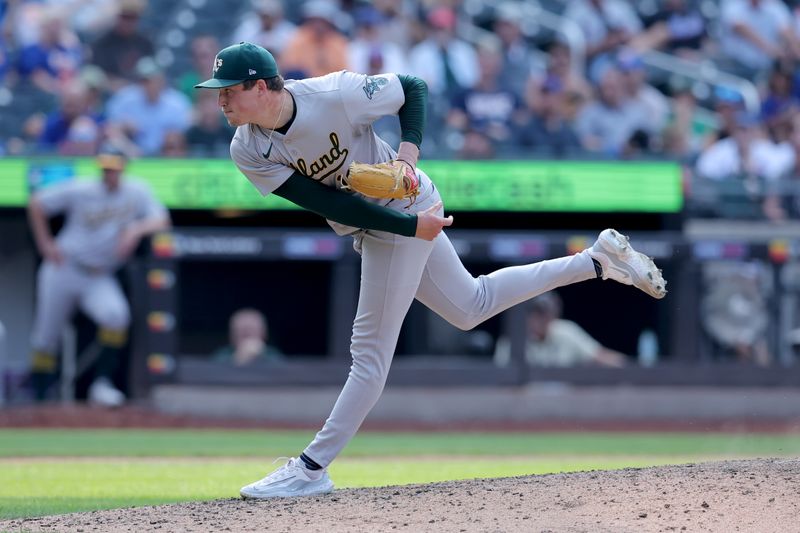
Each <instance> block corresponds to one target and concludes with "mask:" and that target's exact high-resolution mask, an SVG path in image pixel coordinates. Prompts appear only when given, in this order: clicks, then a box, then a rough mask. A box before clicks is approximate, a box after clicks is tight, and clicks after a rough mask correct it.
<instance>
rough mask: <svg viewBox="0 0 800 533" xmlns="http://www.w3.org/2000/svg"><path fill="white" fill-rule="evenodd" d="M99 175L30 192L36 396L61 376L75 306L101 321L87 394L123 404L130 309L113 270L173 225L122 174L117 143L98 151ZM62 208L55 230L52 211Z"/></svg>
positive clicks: (122, 162)
mask: <svg viewBox="0 0 800 533" xmlns="http://www.w3.org/2000/svg"><path fill="white" fill-rule="evenodd" d="M97 162H98V165H99V167H100V169H101V170H102V179H101V180H70V181H68V182H66V183H63V184H56V185H52V186H49V187H47V188H45V189H43V190H41V191H40V192H37V193H36V194H34V195H33V196H32V197H31V200H30V203H29V205H28V216H29V221H30V226H31V230H32V232H33V236H34V239H35V241H36V247H37V248H38V250H39V253H40V254H41V255H42V258H43V262H42V264H41V266H40V267H39V272H38V276H37V290H36V293H37V294H36V318H35V321H34V325H33V333H32V338H31V344H32V347H33V358H32V362H31V375H30V378H31V379H30V381H31V385H32V386H33V389H34V394H35V398H36V399H37V400H39V401H41V400H44V399H45V398H46V397H47V393H48V390H49V389H50V388H51V387H52V385H53V384H54V383H55V381H56V378H57V370H58V360H57V357H56V353H57V349H58V340H59V338H60V336H61V331H62V329H63V327H64V325H65V324H66V322H67V321H68V320H69V319H70V318H71V316H72V314H73V313H74V311H75V309H76V307H78V306H79V307H80V308H81V310H83V312H84V313H86V314H87V315H88V316H89V318H91V319H92V321H93V322H94V323H95V324H97V326H98V331H97V343H98V344H99V346H100V348H101V351H100V354H99V356H98V359H97V364H96V366H95V368H96V370H95V379H94V381H93V382H92V384H91V386H90V387H89V400H90V401H92V402H95V403H99V404H102V405H107V406H118V405H120V404H122V403H123V402H124V400H125V397H124V396H123V394H122V392H120V391H119V390H118V389H116V388H115V387H114V386H113V384H112V376H113V374H114V371H115V370H116V367H117V364H118V360H119V351H120V348H122V347H123V346H124V345H125V342H126V340H127V330H128V324H129V322H130V310H129V308H128V302H127V300H126V298H125V295H124V294H123V292H122V288H121V287H120V285H119V282H118V281H117V279H116V278H115V276H114V273H115V271H116V270H117V269H118V268H119V267H120V266H121V265H122V264H123V263H124V261H125V260H126V259H128V258H129V257H130V255H131V254H132V253H133V252H134V251H135V250H136V247H137V246H138V245H139V242H140V240H141V239H142V237H144V236H146V235H150V234H151V233H153V232H156V231H160V230H164V229H167V228H168V227H169V225H170V221H169V215H168V213H167V211H166V209H165V208H164V206H163V205H161V204H160V203H159V202H158V201H156V199H155V198H154V196H153V195H152V194H151V192H150V190H149V189H148V188H147V187H146V186H144V185H143V184H141V183H138V182H134V181H128V180H124V179H123V177H122V174H123V172H124V170H125V165H126V159H125V157H124V156H123V155H121V154H120V153H119V152H117V151H115V150H113V149H105V150H103V151H102V153H101V154H100V155H99V156H98V158H97ZM60 213H63V214H64V215H65V220H64V226H63V229H62V230H61V231H60V232H59V234H58V236H57V238H54V237H53V235H52V233H51V231H50V226H49V223H48V218H49V217H51V216H53V215H56V214H60Z"/></svg>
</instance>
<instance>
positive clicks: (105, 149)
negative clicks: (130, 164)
mask: <svg viewBox="0 0 800 533" xmlns="http://www.w3.org/2000/svg"><path fill="white" fill-rule="evenodd" d="M127 161H128V158H127V157H125V154H124V152H122V151H121V150H119V149H118V148H117V147H115V146H112V145H104V146H102V147H101V148H100V150H98V152H97V166H99V167H100V168H101V169H103V170H125V163H127Z"/></svg>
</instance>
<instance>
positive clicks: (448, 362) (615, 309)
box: [130, 228, 800, 396]
mask: <svg viewBox="0 0 800 533" xmlns="http://www.w3.org/2000/svg"><path fill="white" fill-rule="evenodd" d="M448 235H449V236H450V238H451V240H452V241H453V243H454V245H455V247H456V249H457V250H458V252H459V255H460V256H461V257H462V259H463V260H464V262H465V264H467V265H468V267H469V266H475V265H479V268H478V270H479V272H476V273H482V272H480V270H481V268H480V267H483V269H484V270H487V271H488V270H491V269H495V268H498V267H502V266H505V265H513V264H520V263H528V262H533V261H539V260H543V259H548V258H552V257H558V256H561V255H564V254H569V253H575V252H577V251H579V250H581V249H583V248H584V247H586V246H588V245H590V244H591V242H592V241H593V239H594V236H595V233H594V232H583V233H582V232H546V233H534V232H530V231H526V232H518V231H515V232H498V231H468V230H462V231H456V230H454V231H450V232H448ZM631 238H632V242H633V243H634V245H635V246H636V248H637V249H639V250H641V251H642V252H644V253H646V254H648V255H650V256H652V257H654V258H655V259H656V262H657V263H658V264H659V265H660V266H663V268H664V270H665V273H666V274H667V278H668V279H669V281H670V285H669V286H668V288H669V289H670V293H669V295H668V297H667V298H665V299H664V300H661V301H655V300H652V299H650V298H649V297H647V296H645V295H643V294H640V293H639V292H638V291H634V290H633V289H629V288H625V287H619V286H616V284H611V283H600V282H596V283H595V282H588V283H589V284H579V285H578V286H575V287H572V288H569V289H568V290H569V291H572V292H571V294H567V297H568V298H571V302H572V303H571V304H570V306H569V308H571V309H572V310H573V311H574V312H573V313H569V315H572V316H569V315H568V318H574V315H575V313H577V314H578V315H581V313H583V315H582V316H583V317H584V318H583V319H582V320H579V322H580V323H581V324H582V325H583V326H586V327H587V329H591V326H592V324H593V323H601V324H605V326H602V327H601V328H600V329H599V330H595V331H596V332H599V333H600V335H601V336H602V335H603V334H604V333H607V334H608V335H610V336H611V337H610V338H612V339H613V342H612V344H613V346H612V347H615V348H618V349H619V348H621V349H622V351H624V352H626V353H629V354H633V355H635V354H636V350H637V346H636V343H637V340H638V339H639V338H640V335H641V332H642V330H644V329H650V330H651V331H654V332H655V333H656V334H657V338H658V339H659V354H658V355H660V356H661V357H660V359H659V360H658V362H657V363H656V364H653V365H652V366H641V365H639V364H636V361H635V360H632V364H631V365H629V366H627V367H625V368H621V369H607V368H588V367H575V368H566V369H557V368H539V367H531V366H529V365H527V364H526V363H525V360H524V354H523V351H524V342H525V340H524V337H525V316H524V310H523V309H522V308H521V307H520V306H517V307H515V308H512V309H511V310H509V311H506V312H505V313H502V314H501V315H499V316H498V317H497V318H495V319H492V320H493V321H494V323H493V327H494V328H495V329H494V331H493V333H494V334H496V335H504V336H507V337H508V338H509V339H510V342H511V361H510V363H509V364H508V365H506V366H504V367H499V366H497V365H495V364H494V360H493V359H492V358H491V357H490V356H488V357H487V354H485V353H484V354H482V355H480V356H476V355H475V354H466V353H464V354H458V353H449V354H447V355H443V354H441V353H438V352H436V351H432V350H428V349H426V345H425V342H423V340H424V339H428V340H429V339H430V338H431V336H433V337H436V335H437V332H436V331H431V330H430V329H429V323H428V320H427V319H426V315H425V313H426V311H425V310H422V309H421V306H417V307H416V308H414V307H412V311H411V312H410V313H409V316H408V317H407V320H406V323H405V325H404V331H403V333H402V334H401V343H400V346H399V347H398V355H397V356H396V358H395V361H394V362H393V369H392V372H391V374H390V377H389V383H390V384H392V385H429V386H437V385H449V386H454V385H465V386H466V385H470V386H474V385H486V386H496V385H520V384H525V383H529V382H549V381H555V382H566V383H572V384H581V385H607V384H631V385H715V386H719V385H731V386H737V385H751V386H753V385H756V386H759V385H760V386H778V385H781V386H795V385H798V384H800V370H799V369H798V368H797V367H796V366H795V364H794V352H793V350H794V345H793V341H792V334H793V332H794V331H795V329H796V324H795V320H796V315H797V313H796V309H795V307H796V306H797V301H798V300H797V295H796V291H797V290H798V284H797V283H795V277H797V273H798V266H797V264H796V261H797V259H798V257H800V239H794V238H792V237H783V236H775V234H773V236H763V235H762V236H759V237H757V238H756V237H754V238H750V239H748V238H740V237H730V236H724V235H715V236H711V237H704V236H702V234H695V235H693V236H692V237H691V238H690V239H687V238H686V237H685V236H684V235H683V234H680V233H677V232H676V233H669V232H653V233H642V234H633V235H631ZM194 262H201V263H202V264H203V265H204V266H205V267H209V266H210V265H213V264H217V265H218V266H217V270H214V269H213V268H211V270H214V271H215V272H218V274H214V276H215V277H214V283H213V285H214V286H215V287H214V291H216V292H214V291H211V284H210V283H205V284H198V283H195V284H194V286H190V285H187V284H186V283H187V282H191V279H188V280H187V279H185V278H186V277H187V276H185V273H186V269H185V267H186V266H187V265H191V264H192V263H194ZM252 262H256V263H257V264H258V265H259V266H258V268H257V269H256V270H257V271H258V273H259V275H262V274H263V279H260V278H259V281H258V282H257V283H255V284H253V283H251V284H245V285H246V286H247V287H251V288H252V289H253V290H256V287H255V286H254V285H260V284H263V285H264V286H277V287H280V288H281V289H282V290H283V291H284V292H283V293H280V292H279V293H276V294H277V296H276V301H273V302H271V304H270V305H272V306H273V307H272V309H273V311H272V312H271V313H268V315H270V314H272V318H275V313H276V312H278V313H282V314H283V315H291V314H292V313H293V311H292V310H291V309H292V306H291V305H288V304H289V303H292V302H290V301H289V300H291V299H292V298H287V297H286V296H285V294H286V291H288V294H295V293H293V292H292V290H291V287H292V286H300V285H298V284H304V283H314V282H315V281H316V283H318V286H321V287H324V289H314V290H316V291H317V293H318V292H319V291H320V290H324V291H327V294H316V296H308V294H306V295H305V296H304V295H302V294H300V295H299V296H297V298H298V299H300V300H302V301H301V302H299V304H300V305H299V306H297V305H296V306H295V307H294V309H295V311H294V313H295V314H296V315H297V316H278V317H277V318H278V321H279V323H282V324H290V325H291V328H295V327H297V325H298V324H299V325H300V326H301V327H300V328H299V330H292V331H301V332H304V333H302V335H305V336H308V337H321V338H320V340H319V342H320V344H321V345H322V346H324V349H323V350H318V351H316V352H315V353H302V352H300V353H298V352H296V351H294V352H292V351H291V350H290V352H292V353H289V354H288V355H287V358H286V361H285V362H282V363H279V364H271V365H266V366H254V367H246V368H237V367H234V366H231V365H225V364H220V363H216V362H214V361H212V360H211V359H210V358H209V349H210V348H211V347H212V346H210V345H209V346H207V347H204V348H203V349H196V348H195V349H185V348H183V347H182V345H183V344H184V343H183V342H182V341H181V337H182V335H185V334H186V333H187V332H186V331H184V329H182V328H184V327H185V324H184V315H186V314H187V313H196V311H197V308H198V307H200V308H203V307H204V306H208V307H207V309H211V310H213V309H215V308H216V307H218V306H222V305H224V302H222V301H221V300H224V301H225V302H227V303H228V304H230V302H231V301H234V302H235V301H237V300H242V301H246V300H248V297H247V296H248V295H247V291H245V292H241V288H238V289H237V286H236V284H235V281H236V280H237V277H238V274H237V272H238V271H240V266H241V265H245V264H247V263H252ZM714 262H723V263H726V262H738V263H741V264H747V263H753V262H755V263H758V264H759V265H761V266H762V268H763V269H764V271H766V272H768V273H769V277H770V284H771V290H770V291H769V294H768V295H767V296H766V301H767V307H768V308H767V311H768V312H769V317H770V324H769V327H768V329H767V331H766V333H765V334H764V335H765V336H766V337H767V339H768V342H769V345H770V350H772V351H773V353H774V354H775V357H774V359H773V362H772V364H771V365H770V366H758V365H754V364H747V363H745V364H742V363H739V362H736V361H735V360H733V359H731V358H729V357H727V358H726V357H724V356H719V354H718V353H716V352H718V351H719V350H716V349H715V347H714V346H713V342H711V341H709V338H708V335H706V334H705V331H704V327H703V321H702V317H701V316H700V314H701V303H702V297H703V290H704V289H703V275H702V269H703V268H704V265H707V264H711V263H714ZM270 265H282V268H283V271H282V272H283V275H282V276H281V277H278V278H276V277H274V276H273V275H272V274H271V273H270V269H271V267H270ZM287 265H288V267H287ZM293 265H295V266H293ZM301 265H311V266H310V267H308V268H312V270H311V272H316V273H319V272H323V273H324V274H322V275H321V276H320V275H319V274H315V275H313V276H310V277H312V278H317V277H322V278H323V279H321V280H320V279H316V280H314V279H309V277H308V276H307V277H306V278H303V277H302V275H300V274H298V276H296V277H295V278H294V279H292V278H291V275H286V272H287V268H288V269H289V271H290V272H291V271H292V270H298V271H300V270H302V268H301ZM209 268H210V267H209ZM303 268H305V267H303ZM314 268H317V270H313V269H314ZM250 270H251V271H252V270H253V269H252V268H251V269H250ZM471 270H472V269H471ZM130 274H131V280H132V285H133V286H132V289H133V290H132V291H131V292H132V305H133V307H134V312H135V316H139V317H144V319H143V320H138V321H137V322H136V323H135V324H134V332H133V333H134V335H133V343H132V350H131V352H132V358H131V372H130V378H131V390H132V391H133V392H134V394H135V395H137V396H144V395H146V394H147V392H148V390H149V389H150V388H151V387H152V386H153V385H157V384H159V383H172V384H190V385H219V386H262V385H263V386H281V385H293V386H296V385H308V386H313V385H325V384H341V383H342V382H343V380H344V378H345V376H346V374H347V371H348V368H349V358H350V355H349V349H348V348H349V336H350V331H351V323H352V319H353V316H354V314H355V308H356V304H357V296H358V275H359V259H358V256H357V255H356V254H355V252H354V251H353V250H352V247H351V240H350V239H349V238H340V237H337V236H335V235H333V234H331V233H330V232H319V231H304V230H297V231H292V230H277V229H275V230H265V229H254V228H243V229H221V228H209V229H202V228H187V229H178V230H176V231H174V232H173V233H169V234H163V235H158V236H156V237H154V238H153V239H152V241H151V243H150V246H149V247H148V251H147V253H146V254H145V255H144V257H140V258H138V259H137V261H136V262H135V263H134V264H132V265H131V267H130ZM188 278H191V276H188ZM240 281H241V280H240ZM270 284H271V285H270ZM198 285H199V286H198ZM220 287H222V289H220ZM225 287H230V290H226V289H225ZM237 291H239V292H237ZM204 292H205V293H211V292H213V294H211V295H210V296H209V299H208V301H205V300H203V294H204ZM187 294H191V295H193V296H192V298H190V301H189V302H188V304H187V302H186V301H185V300H186V298H185V296H186V295H187ZM198 294H199V296H198ZM250 300H251V301H252V298H250ZM294 303H297V302H294ZM187 305H188V311H187ZM298 309H300V311H299V312H298V311H297V310H298ZM312 309H313V310H315V312H316V313H317V315H316V316H317V318H313V317H312V318H309V316H308V313H309V312H310V310H312ZM276 310H277V311H276ZM587 317H588V318H587ZM218 321H219V320H218ZM222 321H223V322H224V320H222ZM281 321H283V322H281ZM291 328H290V329H291ZM426 328H428V329H426ZM201 333H203V332H201ZM295 335H296V334H295ZM463 335H468V334H467V333H463ZM285 340H286V339H285V338H284V341H285ZM305 340H308V339H305ZM601 340H606V339H601ZM649 364H651V363H649Z"/></svg>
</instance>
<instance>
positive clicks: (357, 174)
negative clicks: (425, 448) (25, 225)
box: [197, 43, 666, 498]
mask: <svg viewBox="0 0 800 533" xmlns="http://www.w3.org/2000/svg"><path fill="white" fill-rule="evenodd" d="M197 87H202V88H208V89H216V90H218V91H219V106H220V108H221V110H222V112H223V113H224V115H225V117H226V118H227V120H228V122H229V123H230V124H231V125H232V126H237V130H236V134H235V135H234V138H233V140H232V141H231V157H232V159H233V161H234V163H236V166H237V167H238V168H239V170H241V172H242V173H243V174H244V175H245V176H246V177H247V178H248V179H249V180H250V181H251V182H252V183H253V185H255V187H256V188H257V189H258V190H259V191H260V192H261V193H262V194H263V195H267V194H270V193H272V194H277V195H279V196H281V197H283V198H286V199H288V200H290V201H292V202H294V203H295V204H297V205H299V206H300V207H303V208H305V209H308V210H310V211H313V212H315V213H318V214H320V215H321V216H323V217H325V218H326V219H327V220H328V222H329V224H330V225H331V226H332V227H333V229H334V230H335V231H336V232H337V233H338V234H340V235H350V236H352V238H353V240H354V247H355V249H356V251H357V252H358V253H359V254H361V287H360V293H359V300H358V309H357V312H356V317H355V321H354V323H353V334H352V341H351V347H350V350H351V354H352V358H353V363H352V366H351V369H350V374H349V376H348V378H347V381H346V383H345V385H344V389H343V390H342V392H341V394H340V395H339V398H338V399H337V401H336V404H335V405H334V407H333V411H332V412H331V414H330V417H329V418H328V420H327V421H326V422H325V424H324V426H323V427H322V429H321V430H320V432H319V433H317V435H316V437H315V438H314V440H313V442H311V444H309V446H308V447H307V448H306V449H305V450H304V451H303V452H302V453H301V454H300V455H299V457H297V458H292V459H289V461H288V462H287V463H286V464H285V465H284V466H282V467H280V468H278V469H277V470H276V471H274V472H272V473H271V474H269V475H268V476H266V477H265V478H264V479H261V480H259V481H256V482H254V483H252V484H250V485H247V486H245V487H243V488H242V489H241V491H240V492H241V495H242V496H243V497H246V498H270V497H285V496H301V495H311V494H321V493H327V492H330V491H332V490H333V482H332V481H331V480H330V478H329V476H328V474H327V471H326V468H327V466H328V465H329V464H330V463H331V462H332V461H333V460H334V458H336V456H337V455H338V454H339V453H340V452H341V451H342V449H343V448H344V447H345V445H346V444H347V443H348V442H349V441H350V439H351V438H352V437H353V436H354V435H355V433H356V431H357V430H358V428H359V426H360V425H361V423H362V421H363V420H364V418H365V417H366V416H367V413H369V411H370V409H372V407H373V405H374V404H375V402H376V401H377V400H378V397H379V396H380V394H381V391H382V390H383V386H384V383H385V382H386V377H387V374H388V372H389V366H390V364H391V362H392V357H393V354H394V350H395V345H396V343H397V337H398V335H399V333H400V327H401V325H402V323H403V319H404V317H405V315H406V312H407V311H408V308H409V306H410V305H411V302H412V301H413V300H414V299H415V298H416V299H417V300H419V301H420V302H422V303H423V304H425V305H426V306H428V307H429V308H430V309H432V310H433V311H435V312H436V313H438V314H439V315H441V316H442V317H443V318H445V319H446V320H447V321H449V322H450V323H451V324H453V325H455V326H457V327H459V328H462V329H465V330H468V329H470V328H473V327H475V326H476V325H478V324H480V323H481V322H483V321H484V320H486V319H488V318H490V317H492V316H494V315H496V314H497V313H499V312H501V311H503V310H505V309H508V308H509V307H511V306H512V305H515V304H518V303H520V302H523V301H525V300H528V299H530V298H533V297H534V296H536V295H538V294H541V293H543V292H545V291H549V290H551V289H553V288H555V287H559V286H562V285H567V284H570V283H577V282H579V281H583V280H588V279H595V278H602V279H613V280H616V281H619V282H621V283H624V284H627V285H634V286H635V287H637V288H639V289H641V290H643V291H645V292H646V293H648V294H650V295H651V296H653V297H655V298H662V297H663V296H664V295H665V294H666V290H665V282H664V279H663V278H662V276H661V273H660V271H659V270H658V269H657V268H656V266H655V265H654V264H653V262H652V261H651V260H650V259H649V258H647V257H646V256H644V255H642V254H640V253H638V252H636V251H634V250H633V249H632V248H631V246H630V244H629V243H628V240H627V238H625V237H624V236H623V235H621V234H619V233H617V232H616V231H614V230H611V229H607V230H604V231H603V232H602V233H601V234H600V236H599V238H598V240H597V242H595V244H594V245H593V246H592V247H591V248H589V249H587V250H584V251H582V252H580V253H578V254H575V255H573V256H570V257H562V258H559V259H553V260H549V261H542V262H539V263H535V264H530V265H521V266H514V267H510V268H504V269H501V270H498V271H496V272H493V273H491V274H489V275H486V276H479V277H477V278H475V277H473V276H472V275H471V274H470V273H469V272H467V270H466V269H465V267H464V266H463V265H462V263H461V260H460V259H459V257H458V255H457V254H456V252H455V250H454V248H453V246H452V244H451V243H450V241H449V240H448V238H447V235H445V233H444V232H443V231H442V229H443V228H444V227H446V226H450V225H451V224H452V222H453V219H452V217H444V216H443V207H442V201H441V198H440V197H439V192H438V190H437V189H436V186H435V185H434V183H433V182H432V181H431V179H430V178H429V177H428V176H427V175H426V174H425V173H424V172H422V171H421V170H420V169H419V168H417V159H418V157H419V146H420V145H421V143H422V136H423V126H424V124H425V108H426V99H427V87H426V85H425V83H424V82H423V81H422V80H420V79H418V78H415V77H413V76H406V75H400V74H381V75H376V76H365V75H362V74H354V73H351V72H347V71H342V72H336V73H332V74H329V75H326V76H322V77H318V78H311V79H307V80H302V81H293V80H284V79H283V78H282V77H281V76H280V74H279V73H278V68H277V65H276V63H275V60H274V58H273V57H272V55H271V54H270V53H269V52H268V51H267V50H265V49H264V48H261V47H259V46H256V45H253V44H250V43H239V44H236V45H233V46H229V47H227V48H225V49H223V50H222V51H220V52H219V53H218V54H217V56H216V58H215V60H214V65H213V77H212V78H211V79H209V80H207V81H205V82H203V83H201V84H199V85H197ZM390 114H397V115H398V116H399V119H400V127H401V139H402V142H401V143H400V145H399V147H398V150H397V151H395V150H394V149H393V148H392V147H391V146H389V145H388V144H386V143H385V142H384V141H383V140H382V139H380V138H379V137H378V136H377V135H376V134H375V132H374V131H373V129H372V126H371V124H372V123H373V121H375V120H376V119H377V118H379V117H381V116H384V115H390ZM353 163H361V165H358V164H357V165H353Z"/></svg>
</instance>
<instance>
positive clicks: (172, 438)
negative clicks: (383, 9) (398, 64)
mask: <svg viewBox="0 0 800 533" xmlns="http://www.w3.org/2000/svg"><path fill="white" fill-rule="evenodd" d="M313 437H314V432H312V431H256V430H238V431H223V430H146V429H124V430H106V429H101V430H39V429H33V430H22V429H21V430H0V457H270V456H273V457H274V456H281V455H297V454H298V453H299V452H300V451H302V449H303V448H304V447H305V446H306V444H308V442H309V441H310V440H311V439H312V438H313ZM798 453H800V439H798V438H797V435H794V434H777V435H772V434H738V433H386V432H362V433H359V434H358V435H357V436H356V437H355V439H353V441H352V442H351V443H350V444H349V445H348V447H347V449H346V450H345V452H344V456H345V457H387V456H401V457H404V456H420V455H423V456H424V455H484V456H485V455H496V456H503V455H536V456H539V455H583V454H594V455H609V456H653V455H665V456H680V455H684V456H685V455H694V454H699V455H704V454H711V455H726V454H734V455H764V454H766V455H775V454H778V455H793V454H798Z"/></svg>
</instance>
